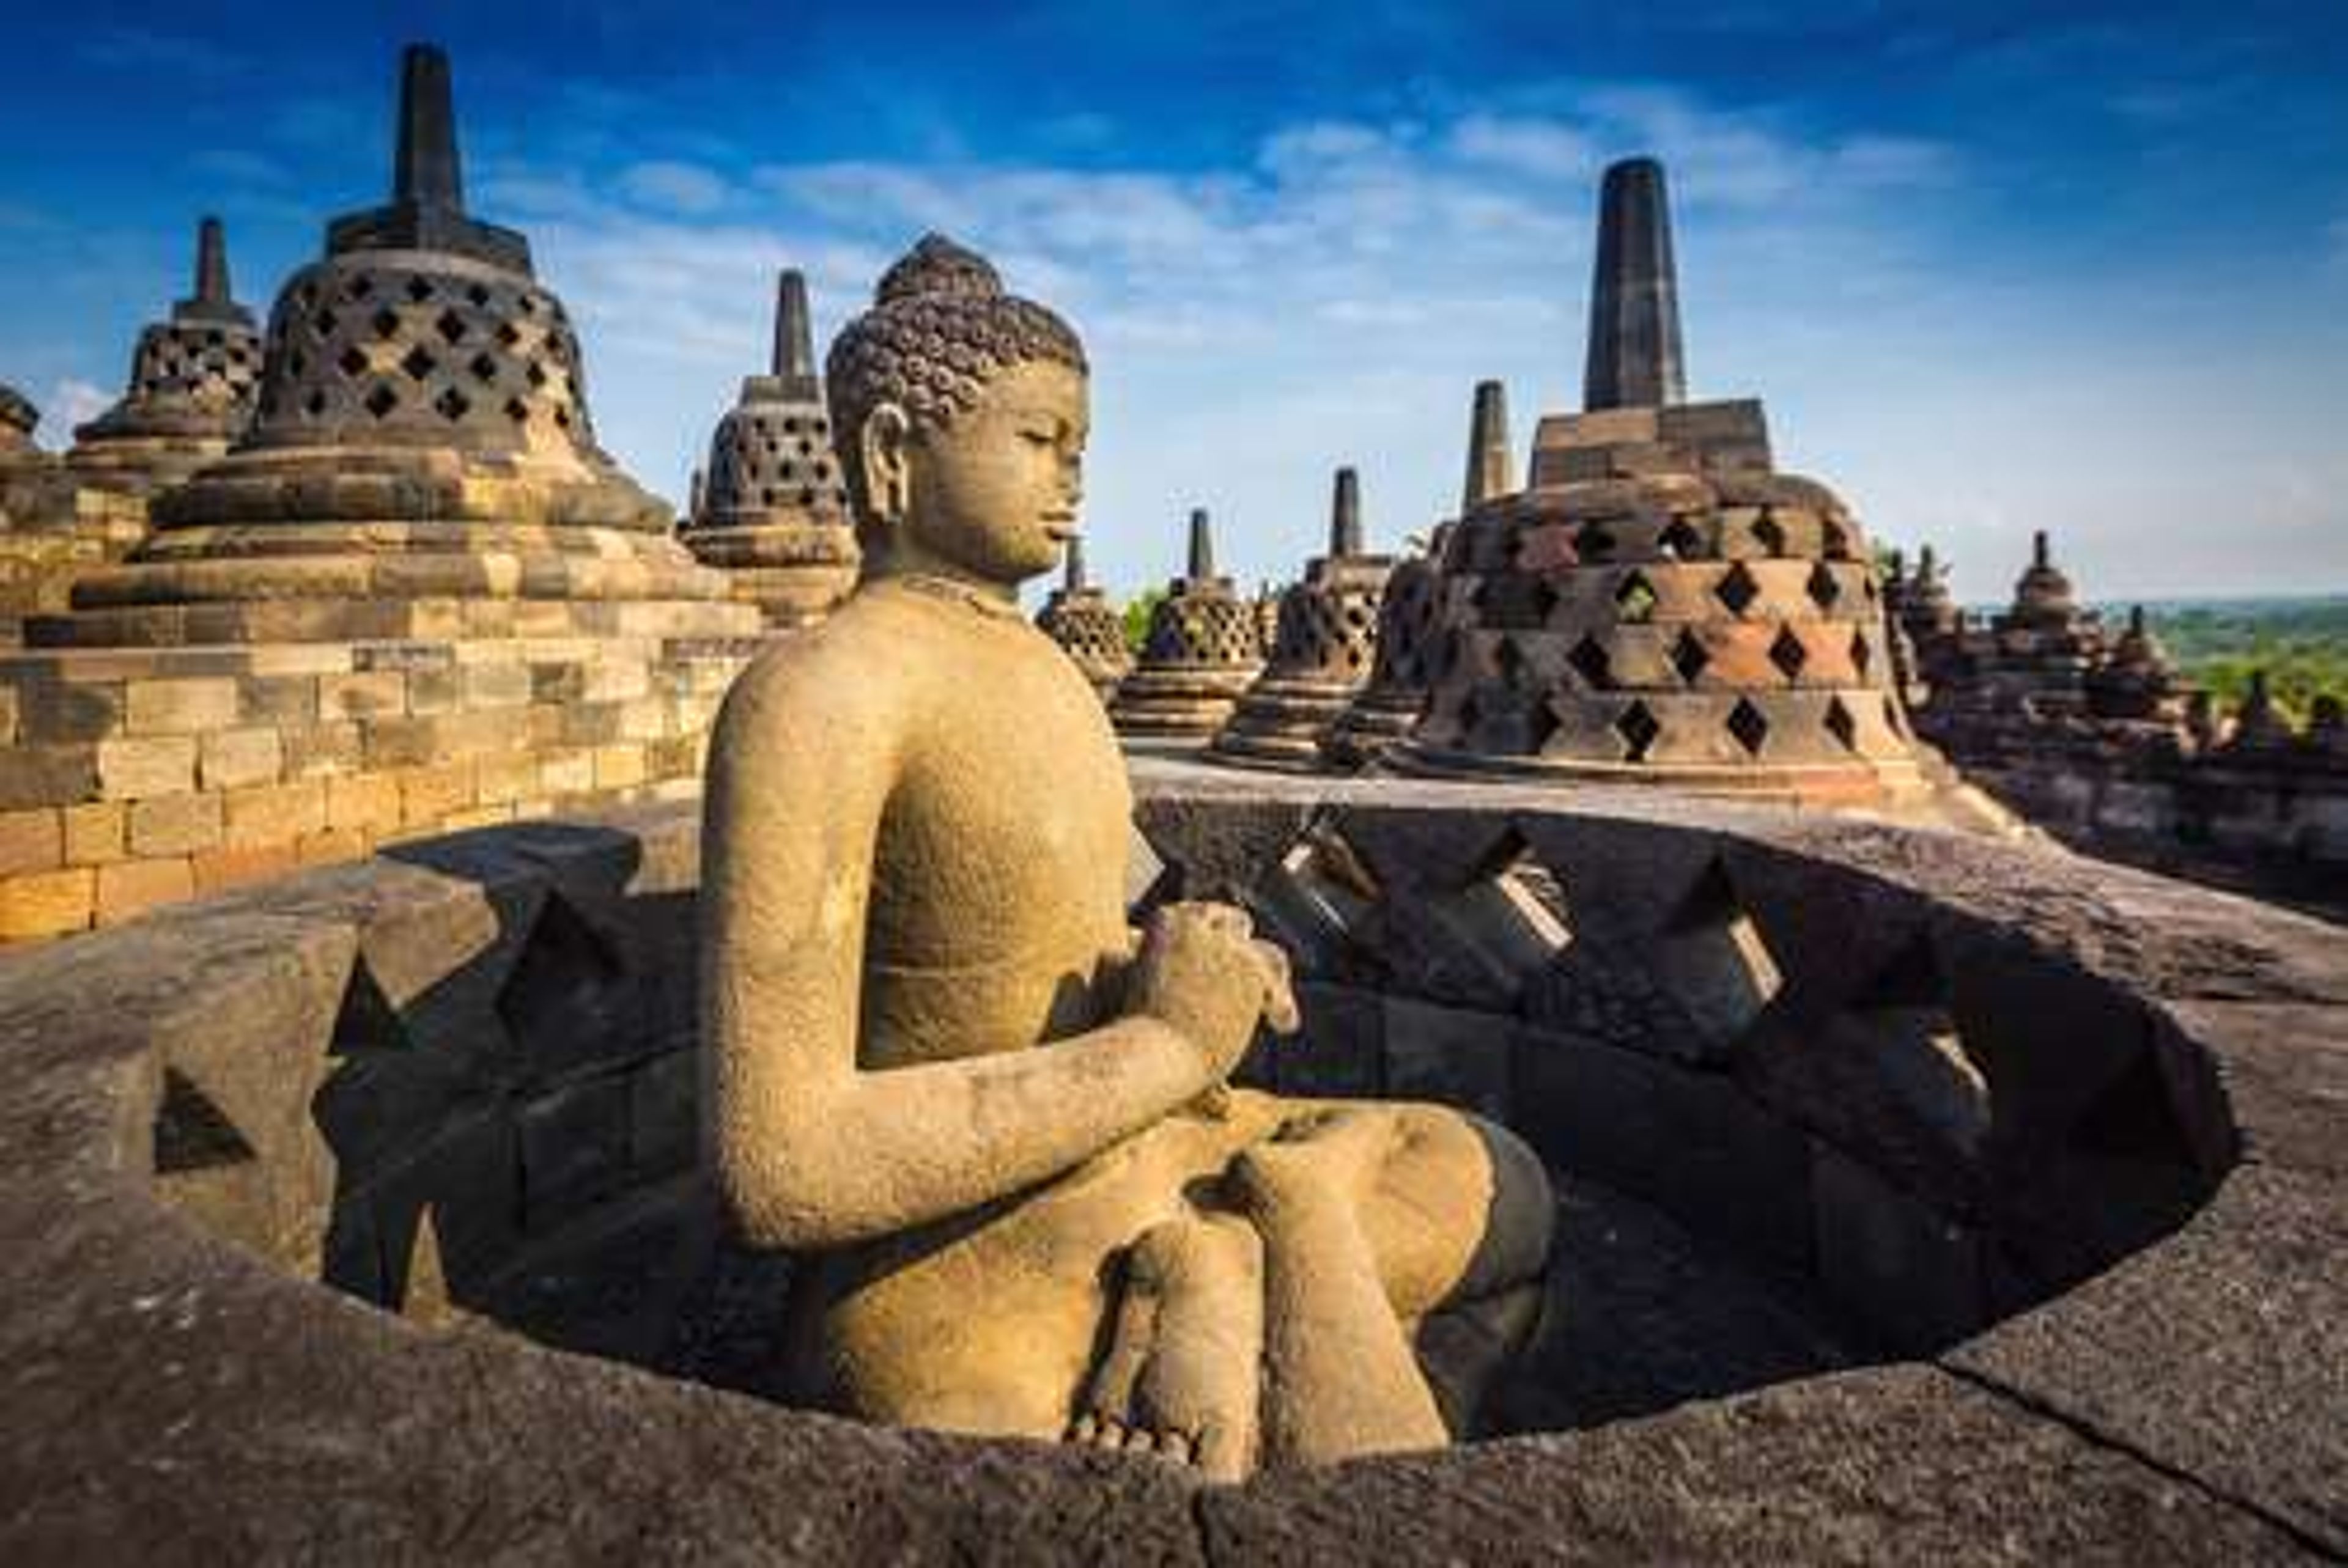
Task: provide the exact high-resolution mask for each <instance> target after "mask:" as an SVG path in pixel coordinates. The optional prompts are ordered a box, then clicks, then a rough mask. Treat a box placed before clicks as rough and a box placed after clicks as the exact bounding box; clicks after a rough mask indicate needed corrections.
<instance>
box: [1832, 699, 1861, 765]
mask: <svg viewBox="0 0 2348 1568" xmlns="http://www.w3.org/2000/svg"><path fill="white" fill-rule="evenodd" d="M1827 733H1828V734H1830V735H1832V736H1833V737H1834V738H1835V739H1836V740H1838V741H1839V742H1841V743H1842V749H1843V750H1844V751H1847V752H1855V751H1857V750H1859V721H1858V719H1856V718H1854V717H1853V716H1852V714H1851V711H1850V710H1849V708H1846V707H1844V706H1843V702H1842V699H1841V698H1839V697H1836V698H1832V699H1830V700H1829V701H1828V703H1827Z"/></svg>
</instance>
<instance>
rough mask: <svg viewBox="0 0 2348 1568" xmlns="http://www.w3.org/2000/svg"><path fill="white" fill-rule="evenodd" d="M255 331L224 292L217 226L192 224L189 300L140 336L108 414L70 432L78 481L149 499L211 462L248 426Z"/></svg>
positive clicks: (257, 379)
mask: <svg viewBox="0 0 2348 1568" xmlns="http://www.w3.org/2000/svg"><path fill="white" fill-rule="evenodd" d="M261 366H262V345H261V333H260V331H259V329H258V328H256V327H255V326H254V325H253V321H252V312H251V311H249V310H247V309H245V308H244V307H243V306H242V305H241V304H239V303H237V302H236V300H235V298H234V297H233V296H232V294H231V293H230V292H229V281H228V239H227V235H226V233H225V231H223V230H222V229H221V220H219V219H217V218H206V219H204V220H202V221H201V223H199V224H198V225H197V226H196V273H195V286H194V289H193V292H191V294H190V295H189V297H188V298H186V299H184V300H181V301H180V302H177V303H175V304H174V305H172V307H171V314H170V319H168V320H165V321H160V322H155V323H151V324H149V326H148V327H147V328H146V330H145V331H143V332H141V333H139V346H138V348H137V350H136V351H135V352H134V353H133V354H131V358H130V384H129V388H128V389H127V390H126V391H125V392H124V393H123V395H122V398H121V400H120V401H119V402H118V403H116V404H115V405H114V406H113V407H111V408H108V410H107V411H106V412H105V413H103V414H101V415H98V417H97V418H95V419H93V420H91V421H89V422H88V424H86V425H81V426H80V427H78V428H77V429H76V430H75V431H74V445H73V450H72V451H71V452H70V453H68V454H67V457H66V463H67V467H68V468H69V469H70V470H71V472H72V474H73V477H74V479H75V480H76V482H77V483H79V484H83V485H88V486H91V487H95V488H98V489H108V490H119V491H123V492H126V493H128V494H130V495H138V496H148V495H153V494H154V493H156V492H157V491H160V490H164V489H168V488H170V487H171V486H173V485H176V484H179V483H180V482H181V481H182V480H184V479H186V478H187V477H189V476H190V475H191V474H193V473H194V472H195V471H196V470H197V469H199V468H201V467H203V466H206V465H207V464H210V463H211V462H214V461H216V460H217V459H218V458H219V457H220V456H221V455H222V454H223V453H225V452H227V450H228V449H229V446H230V445H231V443H232V442H234V441H235V440H236V439H237V437H239V436H242V435H243V434H244V431H245V427H246V426H247V425H250V424H251V423H252V412H253V403H254V398H255V394H256V392H257V390H258V388H259V386H260V384H261Z"/></svg>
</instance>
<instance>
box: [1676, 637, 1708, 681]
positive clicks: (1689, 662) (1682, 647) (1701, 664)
mask: <svg viewBox="0 0 2348 1568" xmlns="http://www.w3.org/2000/svg"><path fill="white" fill-rule="evenodd" d="M1670 659H1671V661H1672V668H1673V669H1674V670H1676V671H1679V673H1680V679H1681V680H1683V681H1684V682H1687V683H1688V684H1689V685H1691V686H1693V685H1694V684H1695V683H1696V680H1697V678H1698V677H1699V676H1701V675H1703V673H1704V671H1705V670H1706V669H1708V668H1710V667H1711V664H1712V655H1711V654H1709V653H1707V652H1705V651H1704V641H1703V639H1701V638H1699V637H1698V636H1696V634H1695V633H1694V632H1693V631H1690V630H1685V629H1684V628H1683V629H1682V630H1681V631H1680V634H1679V637H1678V638H1677V639H1676V640H1675V641H1673V643H1672V651H1671V654H1670Z"/></svg>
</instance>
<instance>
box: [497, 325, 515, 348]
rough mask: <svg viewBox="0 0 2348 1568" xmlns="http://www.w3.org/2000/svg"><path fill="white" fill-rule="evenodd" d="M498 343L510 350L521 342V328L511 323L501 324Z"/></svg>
mask: <svg viewBox="0 0 2348 1568" xmlns="http://www.w3.org/2000/svg"><path fill="white" fill-rule="evenodd" d="M498 341H499V343H503V344H505V345H506V347H508V348H511V347H513V346H514V344H516V343H520V342H521V328H520V327H518V326H516V325H514V324H513V323H511V322H499V323H498Z"/></svg>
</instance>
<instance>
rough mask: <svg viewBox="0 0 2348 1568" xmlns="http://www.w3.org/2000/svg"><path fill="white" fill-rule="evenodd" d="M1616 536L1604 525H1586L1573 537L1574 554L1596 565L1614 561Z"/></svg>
mask: <svg viewBox="0 0 2348 1568" xmlns="http://www.w3.org/2000/svg"><path fill="white" fill-rule="evenodd" d="M1615 542H1616V541H1615V538H1614V536H1613V535H1612V533H1610V532H1609V531H1608V530H1607V528H1606V525H1605V524H1603V523H1584V524H1582V525H1581V532H1579V533H1577V534H1576V535H1574V537H1573V549H1574V553H1575V554H1576V555H1578V556H1580V557H1581V559H1583V560H1584V561H1588V562H1591V563H1595V562H1599V561H1606V560H1612V559H1614V546H1615Z"/></svg>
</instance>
